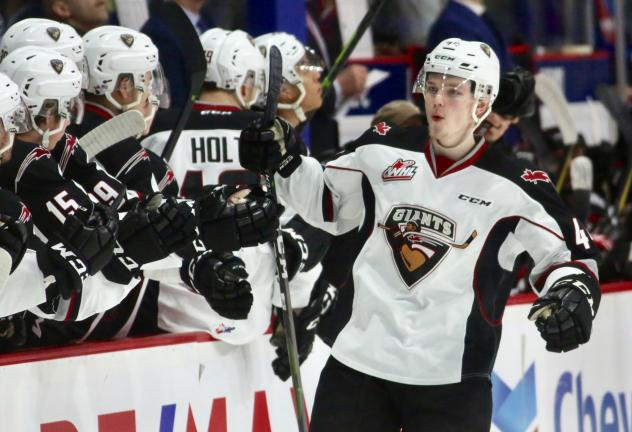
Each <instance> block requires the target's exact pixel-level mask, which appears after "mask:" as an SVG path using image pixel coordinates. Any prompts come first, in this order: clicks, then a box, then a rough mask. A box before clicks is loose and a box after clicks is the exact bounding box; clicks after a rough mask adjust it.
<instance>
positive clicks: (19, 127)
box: [0, 73, 31, 155]
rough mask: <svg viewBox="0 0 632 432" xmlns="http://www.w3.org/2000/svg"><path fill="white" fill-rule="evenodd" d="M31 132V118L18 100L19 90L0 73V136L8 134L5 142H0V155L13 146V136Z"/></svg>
mask: <svg viewBox="0 0 632 432" xmlns="http://www.w3.org/2000/svg"><path fill="white" fill-rule="evenodd" d="M30 130H31V116H30V115H29V111H28V109H27V108H26V105H24V102H23V101H22V99H20V90H19V88H18V86H17V85H16V84H15V83H14V82H13V81H11V79H10V78H9V77H8V76H6V75H5V74H3V73H0V134H4V133H5V132H6V133H8V134H9V136H8V138H9V139H8V140H7V141H6V142H0V155H2V154H3V153H5V152H6V151H7V150H9V149H10V148H11V147H12V146H13V139H14V137H15V134H19V133H25V132H28V131H30Z"/></svg>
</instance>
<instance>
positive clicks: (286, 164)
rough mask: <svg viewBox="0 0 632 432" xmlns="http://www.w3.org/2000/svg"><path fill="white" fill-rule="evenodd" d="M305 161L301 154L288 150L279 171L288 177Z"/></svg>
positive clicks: (284, 176) (282, 175)
mask: <svg viewBox="0 0 632 432" xmlns="http://www.w3.org/2000/svg"><path fill="white" fill-rule="evenodd" d="M302 162H303V158H302V157H301V155H299V154H296V153H290V152H287V153H285V155H284V156H283V158H282V159H281V163H280V164H279V169H278V170H277V172H278V173H279V175H280V176H281V177H283V178H288V177H289V176H290V175H291V174H292V173H293V172H294V171H296V169H297V168H298V167H299V166H300V165H301V163H302Z"/></svg>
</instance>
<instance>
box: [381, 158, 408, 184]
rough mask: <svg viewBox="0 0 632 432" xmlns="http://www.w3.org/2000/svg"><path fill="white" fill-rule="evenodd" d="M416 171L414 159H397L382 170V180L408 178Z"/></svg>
mask: <svg viewBox="0 0 632 432" xmlns="http://www.w3.org/2000/svg"><path fill="white" fill-rule="evenodd" d="M416 172H417V167H416V166H415V161H414V160H403V159H397V160H396V161H395V162H394V163H393V164H392V165H391V166H389V167H388V168H386V169H385V170H384V171H383V172H382V180H384V181H393V180H410V179H412V178H413V176H414V175H415V173H416Z"/></svg>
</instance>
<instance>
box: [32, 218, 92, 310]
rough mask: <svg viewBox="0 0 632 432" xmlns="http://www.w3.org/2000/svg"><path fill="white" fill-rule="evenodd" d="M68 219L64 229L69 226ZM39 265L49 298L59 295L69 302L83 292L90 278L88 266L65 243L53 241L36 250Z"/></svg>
mask: <svg viewBox="0 0 632 432" xmlns="http://www.w3.org/2000/svg"><path fill="white" fill-rule="evenodd" d="M68 222H69V219H66V223H64V227H65V226H66V224H68ZM36 257H37V265H38V266H39V268H40V270H41V272H42V273H43V274H44V282H45V285H46V291H47V293H48V294H47V297H51V298H55V297H57V296H58V295H61V297H62V298H63V299H65V300H68V299H69V298H70V297H71V296H72V295H73V293H79V292H81V289H82V288H83V281H84V279H85V278H86V277H88V265H87V264H86V263H85V261H83V260H82V259H81V258H80V257H78V256H77V255H76V254H75V253H74V252H73V250H72V249H71V248H70V247H68V246H67V245H66V244H65V243H64V242H63V241H59V240H55V239H51V240H49V242H48V244H46V245H43V244H42V245H41V246H40V247H38V248H37V250H36Z"/></svg>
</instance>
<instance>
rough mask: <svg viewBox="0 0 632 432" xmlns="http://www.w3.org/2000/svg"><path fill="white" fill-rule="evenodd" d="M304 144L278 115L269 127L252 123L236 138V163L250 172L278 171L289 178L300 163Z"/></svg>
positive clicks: (303, 152)
mask: <svg viewBox="0 0 632 432" xmlns="http://www.w3.org/2000/svg"><path fill="white" fill-rule="evenodd" d="M301 154H305V151H304V146H302V145H301V141H300V139H298V138H297V136H296V132H295V131H294V128H293V127H292V126H291V125H290V124H289V123H288V122H287V121H285V120H283V119H282V118H280V117H277V118H276V119H275V120H274V123H273V125H272V126H270V127H269V128H265V129H264V128H260V127H259V126H258V125H256V124H255V125H253V126H251V127H248V128H246V129H244V130H243V131H242V132H241V136H240V137H239V162H240V163H241V166H242V167H244V168H246V169H249V170H251V171H255V172H259V173H263V172H268V173H274V172H277V171H278V172H279V174H280V175H281V176H283V177H288V176H289V175H290V174H292V172H294V170H296V168H298V166H299V165H300V164H301V157H300V155H301Z"/></svg>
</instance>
